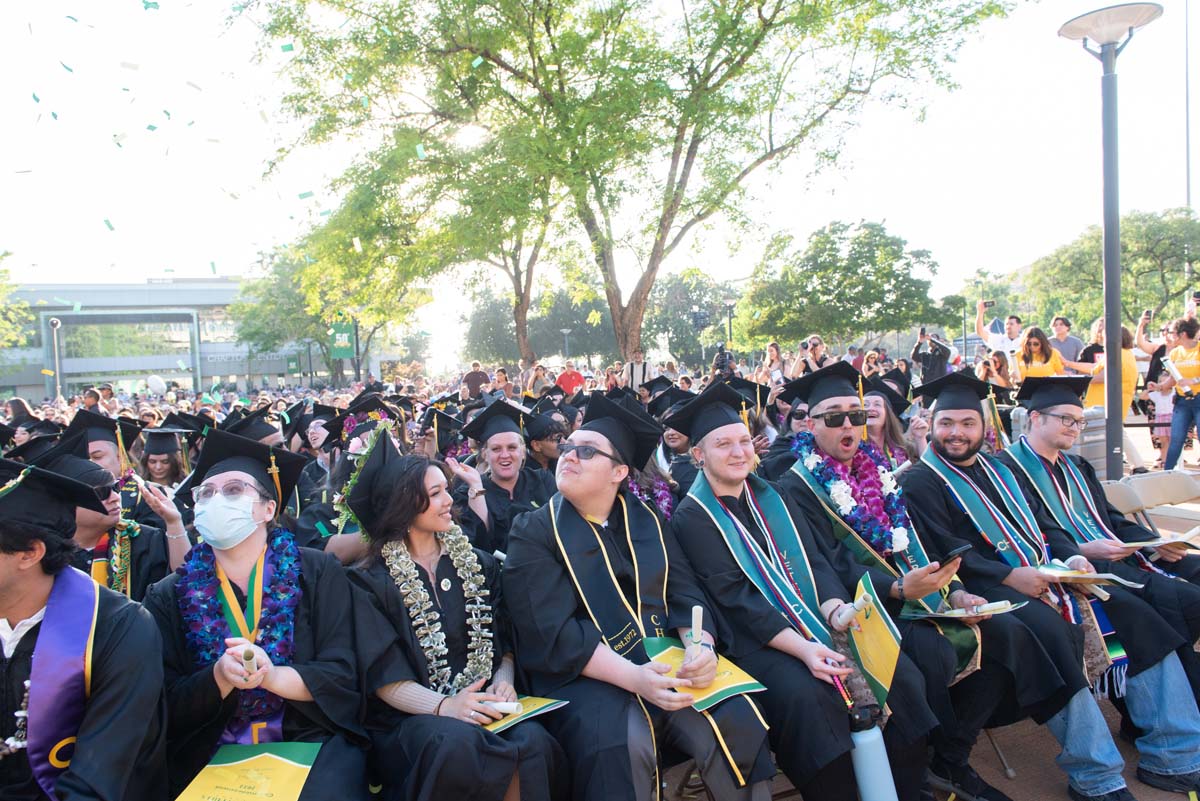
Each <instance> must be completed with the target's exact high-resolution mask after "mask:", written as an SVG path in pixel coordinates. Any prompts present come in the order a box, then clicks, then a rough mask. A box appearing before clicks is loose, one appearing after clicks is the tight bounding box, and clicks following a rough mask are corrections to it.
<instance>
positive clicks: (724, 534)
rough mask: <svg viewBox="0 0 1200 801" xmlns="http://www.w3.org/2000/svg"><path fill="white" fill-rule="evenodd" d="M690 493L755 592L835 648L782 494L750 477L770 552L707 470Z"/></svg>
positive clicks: (749, 490) (754, 510) (753, 508)
mask: <svg viewBox="0 0 1200 801" xmlns="http://www.w3.org/2000/svg"><path fill="white" fill-rule="evenodd" d="M688 495H689V496H690V497H691V498H693V499H694V500H695V501H696V502H697V503H699V504H700V508H701V509H703V510H704V511H705V512H706V513H707V514H708V517H709V519H710V520H712V522H713V525H715V526H716V527H717V530H718V531H720V532H721V538H722V540H724V542H725V546H726V547H727V548H729V553H730V554H731V555H732V556H733V558H734V560H736V561H737V563H738V567H740V568H741V569H742V572H743V573H745V574H746V578H747V579H749V580H750V583H751V584H753V585H754V587H755V589H757V590H758V591H759V592H760V593H762V596H763V597H764V598H766V599H767V601H768V602H769V603H770V604H771V606H773V607H775V609H777V610H778V611H779V613H780V614H782V615H783V616H784V618H785V619H787V621H788V623H789V624H790V625H791V626H792V628H794V629H796V631H798V632H799V633H800V635H801V636H802V637H804V638H805V639H807V640H818V641H820V642H821V643H822V644H823V645H825V646H826V647H828V648H832V647H833V638H832V637H831V636H830V634H829V630H828V629H827V628H826V626H825V621H824V620H822V619H821V615H820V614H819V610H820V608H821V601H820V598H819V597H818V596H817V585H816V582H815V581H814V580H813V573H812V567H811V566H810V565H809V563H808V555H807V554H806V553H805V552H804V547H803V546H802V545H801V544H800V535H799V534H798V533H797V532H796V524H795V523H793V522H792V516H791V515H789V514H788V511H787V507H785V506H784V504H783V499H782V498H780V497H779V494H778V493H777V492H775V490H773V489H772V488H771V486H770V485H769V484H767V482H765V481H763V480H762V479H761V478H759V477H758V476H756V475H754V474H753V473H751V474H750V475H748V476H747V477H746V495H747V496H748V499H749V501H750V504H749V505H750V514H751V515H752V516H753V517H754V520H755V522H756V523H757V524H758V527H759V529H760V530H761V531H762V533H763V536H764V538H765V539H766V542H767V550H766V551H765V552H764V551H763V549H762V548H760V547H759V545H758V543H757V542H755V541H754V538H753V537H751V536H750V534H749V532H747V531H746V529H745V527H744V526H743V525H742V524H741V522H740V521H739V520H738V519H737V518H736V517H734V516H733V515H732V514H731V513H730V512H729V510H728V509H726V508H725V504H723V503H722V502H721V501H720V499H719V498H717V496H716V495H715V494H714V493H713V491H712V487H711V486H710V485H709V483H708V478H707V477H706V476H705V475H704V471H700V472H699V473H697V475H696V480H695V481H694V482H692V487H691V489H690V490H689V491H688ZM814 610H818V611H816V612H814Z"/></svg>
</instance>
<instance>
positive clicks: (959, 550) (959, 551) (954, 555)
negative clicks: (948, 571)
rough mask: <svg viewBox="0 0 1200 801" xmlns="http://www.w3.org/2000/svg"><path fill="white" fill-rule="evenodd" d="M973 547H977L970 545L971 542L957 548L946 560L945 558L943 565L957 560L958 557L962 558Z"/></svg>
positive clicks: (947, 555)
mask: <svg viewBox="0 0 1200 801" xmlns="http://www.w3.org/2000/svg"><path fill="white" fill-rule="evenodd" d="M973 547H975V546H973V545H971V543H969V542H968V543H967V544H966V545H960V546H958V547H957V548H955V549H954V550H952V551H950V552H949V553H948V554H946V558H944V559H943V560H942V564H943V565H944V564H946V563H947V562H949V561H950V560H951V559H957V558H958V557H960V556H962V555H963V554H964V553H966V552H967V551H969V550H971V548H973Z"/></svg>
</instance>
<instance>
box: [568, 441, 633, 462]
mask: <svg viewBox="0 0 1200 801" xmlns="http://www.w3.org/2000/svg"><path fill="white" fill-rule="evenodd" d="M572 451H574V453H575V455H576V456H577V457H579V460H580V461H581V462H586V461H588V460H589V459H593V458H595V457H596V456H606V457H608V458H609V459H612V460H613V461H614V462H616V463H617V464H625V463H624V462H622V461H621V459H620V457H618V456H613V455H612V454H611V453H605V452H604V451H602V450H600V449H599V448H597V447H596V446H595V445H576V444H575V443H573V442H559V443H558V455H559V456H566V455H567V454H568V453H571V452H572Z"/></svg>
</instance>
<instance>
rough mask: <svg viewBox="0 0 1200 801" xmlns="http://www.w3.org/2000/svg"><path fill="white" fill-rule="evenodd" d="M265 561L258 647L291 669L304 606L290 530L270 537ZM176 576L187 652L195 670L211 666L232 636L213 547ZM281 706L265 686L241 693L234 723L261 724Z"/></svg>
mask: <svg viewBox="0 0 1200 801" xmlns="http://www.w3.org/2000/svg"><path fill="white" fill-rule="evenodd" d="M266 562H267V564H268V565H269V566H270V575H271V584H270V586H269V587H264V588H263V606H262V617H261V618H260V620H259V621H258V623H259V635H258V642H257V643H256V644H257V645H259V646H260V647H261V648H262V649H263V650H264V651H266V652H267V656H269V657H270V658H271V662H272V664H275V665H290V664H291V662H292V656H293V654H294V653H295V650H294V646H293V639H294V636H295V628H296V606H297V604H299V602H300V549H299V548H298V547H296V541H295V539H294V538H293V537H292V533H291V532H290V531H287V530H285V529H276V530H275V531H273V532H272V533H271V534H270V535H269V537H268V540H267V557H266ZM265 569H266V566H264V570H265ZM175 573H176V574H177V575H178V576H179V581H178V582H177V583H176V584H175V596H176V599H177V602H178V604H179V611H180V614H181V616H182V617H183V626H184V634H185V636H186V638H187V644H188V650H189V651H191V653H192V659H193V662H194V664H195V665H196V667H197V668H200V669H203V668H206V667H211V666H212V665H213V664H214V663H215V662H216V661H217V660H218V659H220V658H221V655H222V654H224V653H225V649H226V646H225V638H226V637H232V636H234V634H233V632H231V631H230V630H229V624H228V623H227V622H226V621H225V613H224V611H223V610H222V609H221V600H220V597H219V588H220V582H219V581H218V580H217V571H216V560H215V558H214V556H213V549H212V546H211V545H208V544H207V543H200V544H199V545H197V546H196V547H194V548H192V550H191V552H190V553H189V554H188V556H187V559H186V560H185V561H184V563H183V564H182V565H180V566H179V568H178V569H177V570H176V571H175ZM282 707H283V699H282V698H280V697H279V696H277V695H275V694H274V693H271V692H268V691H267V690H264V689H262V688H261V687H258V688H256V689H253V690H243V691H241V694H240V696H239V698H238V708H237V712H236V713H234V718H233V722H234V724H235V725H237V724H243V725H244V724H245V723H247V722H249V721H252V720H261V719H263V718H265V717H270V716H271V715H273V714H275V713H276V712H277V711H278V710H279V709H281V708H282Z"/></svg>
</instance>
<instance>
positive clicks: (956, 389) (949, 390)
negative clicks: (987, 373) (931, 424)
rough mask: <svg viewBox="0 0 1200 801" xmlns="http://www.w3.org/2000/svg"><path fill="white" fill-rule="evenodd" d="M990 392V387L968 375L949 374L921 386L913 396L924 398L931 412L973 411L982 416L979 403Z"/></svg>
mask: <svg viewBox="0 0 1200 801" xmlns="http://www.w3.org/2000/svg"><path fill="white" fill-rule="evenodd" d="M991 391H992V385H990V384H987V383H985V382H983V381H980V380H979V379H978V378H976V377H975V376H974V375H970V374H968V373H949V374H947V375H944V376H942V377H941V378H938V379H936V380H934V381H930V382H929V383H928V384H922V385H921V386H919V387H917V388H916V390H914V392H913V394H914V395H915V396H916V397H919V398H925V399H926V401H927V403H929V404H931V405H932V408H933V411H934V412H935V413H936V412H943V411H975V412H979V413H980V415H982V414H983V407H982V406H981V403H982V402H983V399H984V398H986V397H987V396H988V394H989V393H990V392H991Z"/></svg>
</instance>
